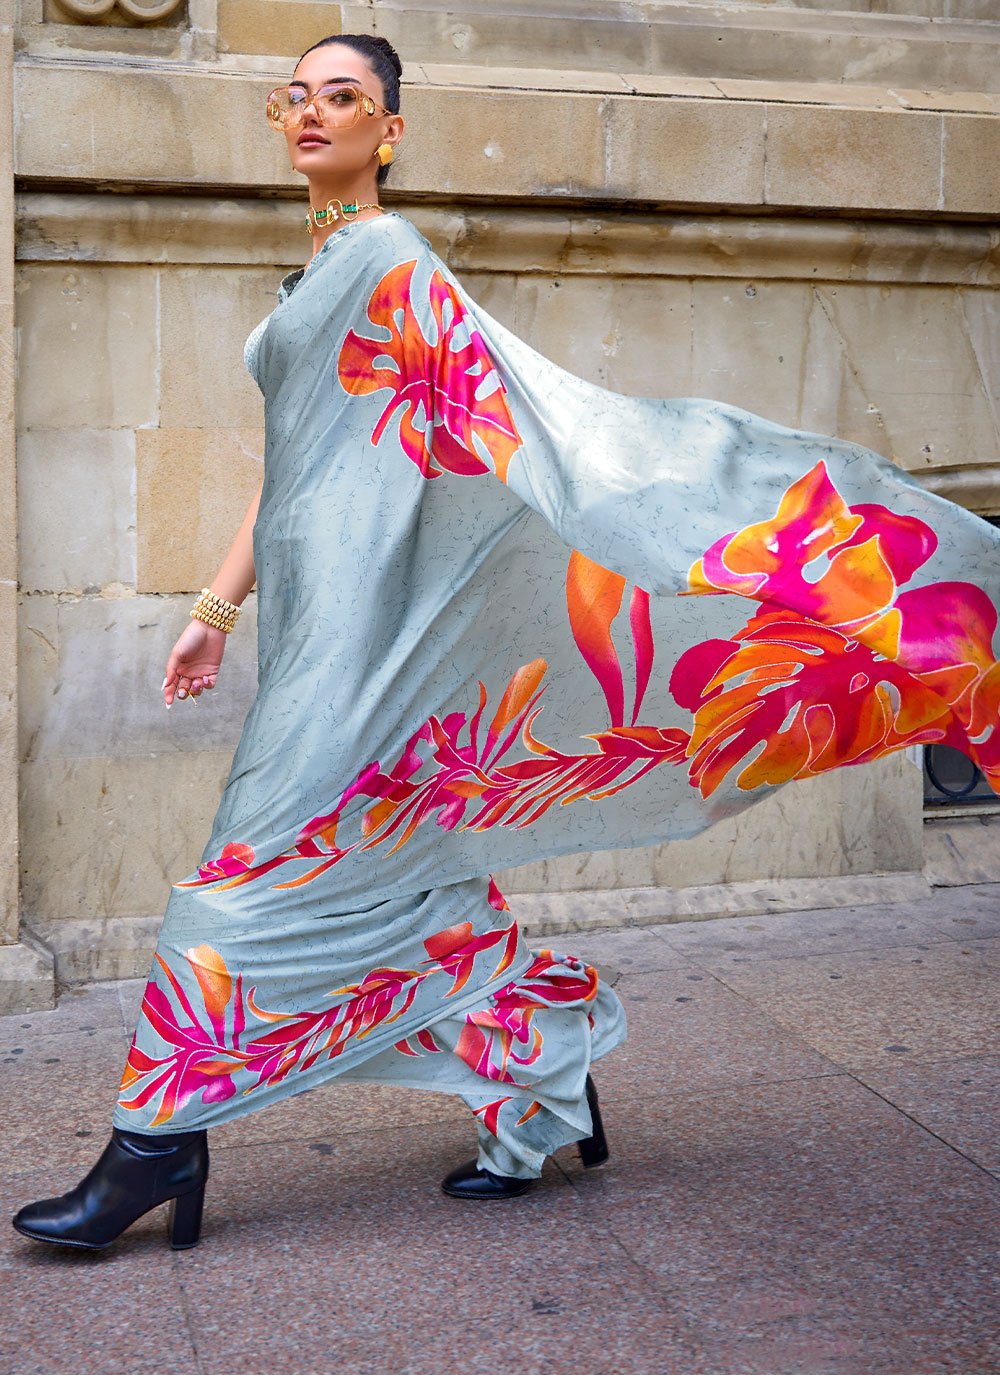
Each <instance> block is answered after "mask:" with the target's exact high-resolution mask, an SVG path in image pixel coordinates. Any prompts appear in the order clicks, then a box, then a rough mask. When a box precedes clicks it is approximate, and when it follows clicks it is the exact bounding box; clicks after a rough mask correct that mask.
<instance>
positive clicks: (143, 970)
mask: <svg viewBox="0 0 1000 1375" xmlns="http://www.w3.org/2000/svg"><path fill="white" fill-rule="evenodd" d="M162 925H163V914H162V913H160V915H159V916H153V917H104V918H98V919H96V920H87V919H85V918H65V919H62V920H56V921H38V920H34V921H32V922H31V923H30V934H29V929H28V928H25V927H22V933H23V934H24V935H25V936H26V937H27V938H29V939H32V938H33V939H34V940H36V941H44V943H45V945H46V946H47V947H49V949H50V951H51V955H52V958H53V960H54V965H55V977H56V979H57V980H58V981H59V983H60V984H67V983H93V982H95V981H97V980H100V979H142V978H145V977H146V975H147V974H148V973H149V969H150V965H151V964H152V961H153V949H154V947H155V945H156V940H157V936H158V935H159V931H160V927H161V926H162ZM2 949H3V947H0V951H2ZM39 1006H40V1005H36V1007H34V1008H31V1009H30V1010H31V1011H38V1010H39ZM44 1006H46V1007H54V1006H55V1003H54V1002H52V1003H46V1004H44ZM15 1010H19V1009H15Z"/></svg>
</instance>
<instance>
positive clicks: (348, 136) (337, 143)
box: [285, 43, 403, 183]
mask: <svg viewBox="0 0 1000 1375" xmlns="http://www.w3.org/2000/svg"><path fill="white" fill-rule="evenodd" d="M333 81H336V82H344V83H348V84H351V85H354V86H357V87H358V88H359V89H360V90H361V91H364V92H365V94H367V95H370V96H371V98H372V99H373V100H374V101H375V102H376V103H377V104H378V105H379V106H380V107H383V108H384V105H385V95H384V93H383V90H382V83H381V82H380V81H379V80H378V78H377V77H376V76H375V74H374V73H373V72H372V70H371V68H370V67H369V66H368V63H367V62H366V61H365V59H364V58H363V57H362V55H361V54H360V53H358V52H355V51H354V49H353V48H351V47H348V46H347V44H344V43H331V44H328V45H327V46H325V47H322V48H315V49H314V50H313V51H312V52H310V53H306V55H305V56H304V57H303V58H302V59H301V60H300V61H299V64H298V66H297V67H296V68H295V73H294V76H293V77H292V79H291V81H289V83H288V84H289V86H290V87H291V89H292V91H293V92H297V91H301V93H302V94H303V96H304V98H306V99H308V97H309V96H310V95H315V93H316V92H317V91H318V90H319V89H320V87H321V86H326V85H329V84H330V83H331V82H333ZM402 127H403V120H402V117H401V116H400V115H381V114H378V113H376V114H375V115H368V114H365V112H364V111H363V110H362V111H361V114H360V115H359V117H358V120H357V123H356V124H353V125H351V126H350V127H347V128H331V127H330V126H329V125H327V124H324V123H323V122H322V120H321V119H320V117H319V114H318V112H317V110H316V107H315V105H314V104H310V105H309V106H308V107H307V109H306V110H305V112H304V117H303V119H302V122H301V123H300V124H297V125H293V126H292V127H291V128H289V129H286V130H285V139H286V140H287V143H288V156H289V158H290V159H291V162H292V166H293V167H294V168H295V170H296V171H297V172H302V173H303V174H304V175H305V176H307V177H309V178H310V179H311V180H314V181H317V182H320V183H322V182H323V181H325V180H330V181H333V182H347V183H350V182H352V181H354V180H356V179H357V178H358V176H359V175H360V174H362V173H364V172H370V173H371V177H372V180H373V181H374V180H375V174H376V173H377V171H378V168H379V163H378V161H377V160H376V158H375V149H376V148H377V147H378V146H379V144H380V143H395V142H396V141H397V140H398V138H399V135H400V133H401V132H402Z"/></svg>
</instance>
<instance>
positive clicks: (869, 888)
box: [509, 872, 931, 939]
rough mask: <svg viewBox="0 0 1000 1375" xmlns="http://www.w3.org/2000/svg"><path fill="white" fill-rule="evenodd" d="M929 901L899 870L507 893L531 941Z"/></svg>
mask: <svg viewBox="0 0 1000 1375" xmlns="http://www.w3.org/2000/svg"><path fill="white" fill-rule="evenodd" d="M930 895H931V887H930V884H929V883H928V881H927V879H926V878H925V877H924V875H923V874H920V873H913V872H900V873H897V874H863V875H857V876H855V875H850V876H845V877H838V878H804V879H762V880H754V881H753V882H742V883H719V884H708V885H705V886H702V887H691V888H658V887H657V888H619V889H610V890H595V889H589V890H586V891H584V892H575V893H573V892H570V893H558V892H556V893H514V892H512V893H510V895H509V900H510V904H511V911H512V913H513V915H514V916H515V917H516V919H517V923H518V925H519V926H520V928H521V930H522V931H523V932H524V934H525V935H526V936H528V937H530V938H532V939H535V938H537V937H543V936H544V937H548V936H561V935H568V934H571V933H574V932H579V931H592V930H605V929H610V930H616V931H618V930H624V929H626V928H627V927H634V926H655V925H659V924H660V923H662V922H682V921H707V920H711V919H713V918H715V917H748V916H757V915H759V914H761V913H766V912H808V911H813V910H814V909H815V910H819V909H825V908H831V907H863V906H871V905H873V904H875V903H884V902H907V901H910V902H916V901H920V900H921V899H924V898H927V897H930Z"/></svg>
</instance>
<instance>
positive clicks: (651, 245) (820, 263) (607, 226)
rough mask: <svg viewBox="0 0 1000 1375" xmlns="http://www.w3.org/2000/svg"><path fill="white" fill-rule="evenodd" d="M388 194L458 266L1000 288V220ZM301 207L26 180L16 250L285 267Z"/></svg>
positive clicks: (26, 256)
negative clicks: (52, 186) (692, 210)
mask: <svg viewBox="0 0 1000 1375" xmlns="http://www.w3.org/2000/svg"><path fill="white" fill-rule="evenodd" d="M392 204H393V208H394V209H398V210H399V211H400V212H401V213H402V214H405V215H406V217H407V218H408V219H410V220H412V221H413V223H414V224H415V225H416V227H417V229H418V230H419V231H420V232H421V233H422V234H424V235H425V236H426V237H427V238H428V239H429V240H430V242H431V243H432V245H433V246H434V248H435V251H436V252H438V253H439V254H440V255H441V256H442V257H444V258H445V259H446V260H447V261H448V263H449V265H450V266H451V267H452V268H453V270H455V271H470V272H493V273H499V272H515V273H518V274H530V273H541V274H559V275H560V276H576V275H582V276H587V275H595V276H604V275H606V274H607V273H608V272H609V271H613V272H614V274H615V276H621V277H629V276H639V277H693V276H698V277H738V278H741V279H743V278H773V279H785V280H802V281H851V282H899V283H904V282H905V283H917V282H924V283H931V282H934V283H945V284H952V285H956V286H1000V227H998V226H995V225H983V224H963V223H961V222H948V223H941V222H938V223H935V224H918V223H912V222H911V223H906V222H902V221H885V220H862V219H845V218H843V217H839V216H837V217H834V216H825V217H822V218H810V219H805V218H803V217H801V216H778V215H764V216H760V215H756V216H755V215H737V214H731V215H726V214H722V215H712V214H701V215H683V214H676V213H670V212H663V213H661V214H654V215H651V214H648V213H644V212H641V211H638V210H637V211H634V212H630V211H627V210H626V211H610V212H605V213H596V212H594V211H583V212H579V213H575V214H572V215H569V214H566V213H565V212H564V211H561V210H559V209H550V208H548V207H545V206H538V207H537V208H534V207H533V208H530V209H523V208H521V207H519V206H502V205H501V206H496V207H493V208H491V209H489V210H485V211H484V210H477V209H476V208H475V207H474V206H468V207H465V206H462V205H461V204H457V205H453V206H449V207H447V208H441V209H438V208H437V207H435V206H429V205H421V204H419V203H416V202H413V201H409V200H405V199H399V200H398V201H397V200H393V202H392ZM297 212H298V203H297V202H293V201H290V200H284V199H282V200H264V199H260V198H257V197H231V196H230V197H226V198H225V199H216V198H214V197H198V198H193V197H191V196H175V195H169V194H164V195H153V196H126V195H122V194H118V195H114V194H110V193H104V194H100V193H93V192H65V193H63V192H42V191H25V192H22V193H21V194H20V195H19V196H18V197H17V211H16V213H17V258H18V260H19V261H21V262H86V263H143V264H156V263H164V264H166V263H174V264H196V263H215V264H234V265H240V266H250V265H266V266H269V267H274V268H275V270H276V271H280V270H281V268H283V267H285V268H288V269H290V268H292V267H293V266H297V265H299V263H300V262H301V257H297V256H296V250H297V249H298V234H297V233H296V231H297V228H298V220H297Z"/></svg>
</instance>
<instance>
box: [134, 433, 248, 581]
mask: <svg viewBox="0 0 1000 1375" xmlns="http://www.w3.org/2000/svg"><path fill="white" fill-rule="evenodd" d="M263 448H264V436H263V431H262V430H233V429H218V430H208V429H206V430H187V429H185V430H181V429H176V430H139V431H138V433H137V435H136V532H137V570H136V584H137V587H138V590H139V591H140V592H197V591H198V590H199V589H200V588H202V587H206V586H208V584H210V583H211V581H212V579H213V578H214V577H215V575H216V573H217V572H218V571H219V565H220V564H221V563H222V561H223V559H224V558H225V557H226V554H227V553H228V551H229V547H230V545H231V544H232V542H233V538H234V537H235V535H236V532H237V530H238V529H239V528H240V522H241V521H242V520H243V517H244V515H245V514H246V511H247V507H248V506H249V505H250V502H251V501H252V499H253V497H254V494H255V492H256V491H257V487H258V485H259V484H260V481H261V478H262V477H263V468H262V462H263Z"/></svg>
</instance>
